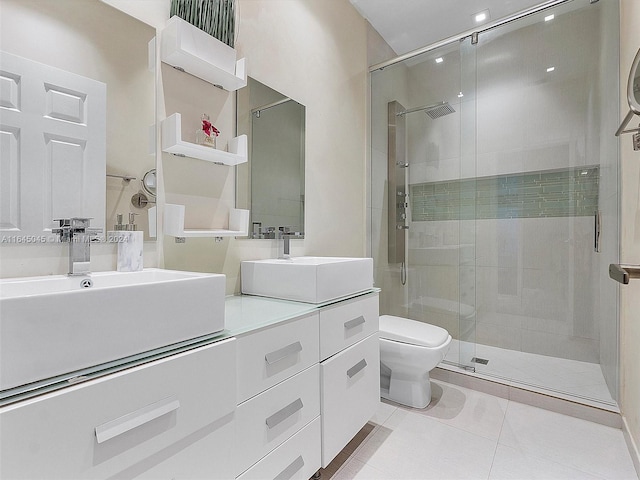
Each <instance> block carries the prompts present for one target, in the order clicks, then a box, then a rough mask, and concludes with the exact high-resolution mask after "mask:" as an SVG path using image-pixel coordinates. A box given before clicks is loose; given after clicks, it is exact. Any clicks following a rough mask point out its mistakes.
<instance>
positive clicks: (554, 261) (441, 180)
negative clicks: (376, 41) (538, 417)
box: [369, 0, 619, 410]
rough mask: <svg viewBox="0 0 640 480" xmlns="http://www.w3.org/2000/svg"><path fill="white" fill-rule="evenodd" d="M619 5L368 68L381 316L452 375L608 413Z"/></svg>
mask: <svg viewBox="0 0 640 480" xmlns="http://www.w3.org/2000/svg"><path fill="white" fill-rule="evenodd" d="M618 8H619V7H618V2H617V1H611V2H598V3H595V4H591V3H590V2H589V0H574V1H572V2H564V3H560V4H558V5H555V6H554V7H552V8H549V9H545V10H540V11H537V12H535V13H531V14H529V15H526V16H523V17H522V18H519V19H517V20H513V21H510V22H508V23H505V24H504V25H501V26H499V27H495V28H492V29H489V30H486V31H482V32H480V33H479V34H478V35H473V36H468V37H465V38H462V39H459V40H456V41H454V42H451V43H448V44H445V45H442V46H439V47H437V48H432V49H430V48H425V49H423V51H422V53H420V54H418V55H415V56H409V58H406V59H404V60H402V61H397V62H389V63H388V64H386V65H384V68H383V69H379V68H375V67H374V68H373V69H372V72H371V153H370V157H371V170H370V171H371V186H370V193H371V196H370V198H371V201H370V208H369V212H370V227H371V229H370V248H371V255H372V257H373V258H374V264H375V283H376V286H378V287H380V288H381V289H382V292H381V305H380V306H381V313H384V314H391V315H398V316H403V317H407V318H411V319H414V320H418V321H422V322H426V323H430V324H433V325H438V326H440V327H443V328H445V329H447V330H448V331H449V333H450V334H451V335H452V337H453V338H454V342H453V343H452V347H451V348H450V351H449V353H448V354H447V357H446V359H445V364H444V365H442V366H443V368H452V369H463V370H466V371H471V372H476V374H480V375H483V376H485V377H487V378H491V379H494V380H496V381H499V382H503V383H510V384H514V385H518V386H522V387H524V388H535V389H537V390H540V389H542V390H543V391H545V392H549V393H550V394H553V395H557V396H561V397H565V398H571V399H574V400H576V401H581V402H584V403H589V404H594V405H597V406H600V407H602V408H609V409H614V410H615V408H616V399H617V392H618V363H617V362H618V360H617V358H618V313H617V297H616V295H617V293H616V288H615V285H612V284H613V282H609V281H607V267H608V264H609V263H615V261H616V260H617V258H618V250H619V247H618V240H617V239H618V167H617V162H618V146H617V145H618V144H617V141H616V139H615V136H614V132H615V130H616V127H617V120H618V105H617V98H618V68H617V58H618V45H619V42H618V23H617V19H618Z"/></svg>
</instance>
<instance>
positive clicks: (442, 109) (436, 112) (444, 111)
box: [424, 102, 455, 119]
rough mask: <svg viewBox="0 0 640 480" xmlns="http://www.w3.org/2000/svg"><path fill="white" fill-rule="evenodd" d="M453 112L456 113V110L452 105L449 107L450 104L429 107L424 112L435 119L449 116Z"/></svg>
mask: <svg viewBox="0 0 640 480" xmlns="http://www.w3.org/2000/svg"><path fill="white" fill-rule="evenodd" d="M453 112H455V110H454V109H453V107H452V106H451V105H449V102H442V103H440V104H438V105H435V106H432V107H428V108H426V109H425V111H424V113H426V114H427V115H429V116H430V117H431V118H433V119H436V118H440V117H444V116H445V115H449V114H450V113H453Z"/></svg>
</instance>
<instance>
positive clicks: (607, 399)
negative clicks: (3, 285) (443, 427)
mask: <svg viewBox="0 0 640 480" xmlns="http://www.w3.org/2000/svg"><path fill="white" fill-rule="evenodd" d="M459 351H460V344H459V341H458V340H455V339H454V340H452V342H451V347H450V349H449V352H448V353H447V356H446V358H445V359H444V361H443V362H442V363H441V364H440V365H439V368H441V369H444V370H450V371H453V372H458V373H462V374H464V375H470V376H474V377H477V378H481V379H483V380H488V381H491V382H494V383H497V384H502V385H506V386H510V387H515V388H518V389H520V390H528V391H531V392H534V393H538V394H543V395H546V396H549V397H555V398H559V399H562V400H567V401H570V402H574V403H579V404H582V405H587V406H590V407H595V408H599V409H602V410H606V411H609V412H615V413H619V412H620V409H619V408H618V404H617V402H616V401H615V400H614V399H613V398H612V396H611V394H610V393H609V389H608V387H607V385H606V383H605V380H604V376H603V374H602V370H601V368H600V365H599V364H596V363H589V362H581V361H577V360H569V359H564V358H557V357H550V356H546V355H539V354H534V353H527V352H520V351H516V350H508V349H505V348H499V347H492V346H489V345H482V344H477V345H476V352H475V353H476V356H474V357H473V358H472V359H471V362H470V363H469V364H468V365H461V364H460V362H459V361H458V359H459V358H460V357H459ZM478 360H486V361H487V363H483V362H482V361H478ZM469 367H471V368H469Z"/></svg>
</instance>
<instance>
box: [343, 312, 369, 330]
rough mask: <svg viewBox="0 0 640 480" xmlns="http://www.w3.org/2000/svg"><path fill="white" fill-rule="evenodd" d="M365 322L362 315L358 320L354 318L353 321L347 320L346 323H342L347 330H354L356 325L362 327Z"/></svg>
mask: <svg viewBox="0 0 640 480" xmlns="http://www.w3.org/2000/svg"><path fill="white" fill-rule="evenodd" d="M364 322H365V319H364V317H363V316H362V315H360V316H359V317H358V318H354V319H353V320H349V321H348V322H344V328H346V329H347V330H349V329H350V328H355V327H357V326H358V325H362V324H363V323H364Z"/></svg>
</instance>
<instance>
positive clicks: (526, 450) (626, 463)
mask: <svg viewBox="0 0 640 480" xmlns="http://www.w3.org/2000/svg"><path fill="white" fill-rule="evenodd" d="M432 395H433V401H432V403H431V404H430V405H429V406H428V407H427V408H426V409H424V410H417V409H411V408H407V407H404V406H400V405H397V404H394V403H391V402H386V401H385V402H383V403H380V407H379V409H378V411H377V413H376V414H375V416H374V417H373V418H372V419H371V421H370V422H369V423H368V424H367V425H366V426H365V427H364V428H363V429H362V430H361V431H360V432H359V433H358V435H357V436H356V438H354V440H353V441H352V442H351V443H350V444H349V445H347V447H346V448H345V449H344V450H343V451H342V452H341V453H340V454H339V455H338V456H337V457H336V459H335V460H334V461H333V462H332V464H331V465H329V466H328V467H327V469H325V470H323V471H322V479H323V480H327V479H329V478H332V479H334V480H350V479H366V480H377V479H385V480H388V479H402V480H410V479H420V480H423V479H438V480H448V479H491V480H498V479H520V480H525V479H544V480H552V479H580V480H591V479H594V480H596V479H600V480H602V479H608V480H638V476H637V475H636V472H635V469H634V467H633V463H632V461H631V457H630V455H629V452H628V450H627V447H626V444H625V441H624V438H623V435H622V431H621V430H618V429H615V428H611V427H606V426H603V425H600V424H596V423H592V422H588V421H585V420H580V419H577V418H573V417H569V416H565V415H561V414H558V413H554V412H550V411H547V410H542V409H539V408H536V407H531V406H528V405H524V404H521V403H517V402H513V401H509V400H506V399H503V398H499V397H494V396H492V395H488V394H485V393H481V392H477V391H474V390H469V389H466V388H463V387H459V386H457V385H451V384H448V383H444V382H440V381H437V380H432Z"/></svg>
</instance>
